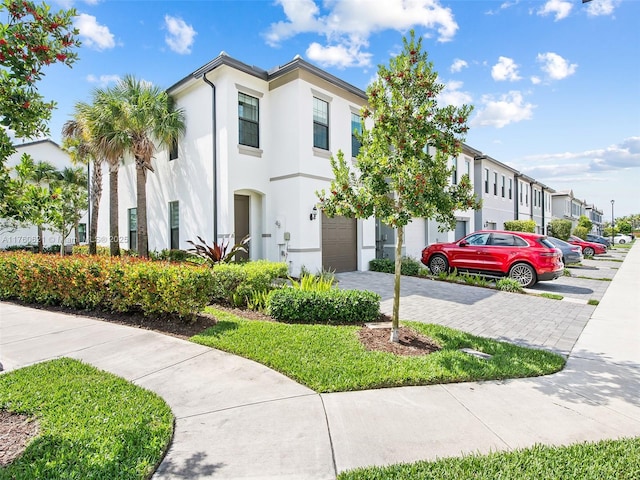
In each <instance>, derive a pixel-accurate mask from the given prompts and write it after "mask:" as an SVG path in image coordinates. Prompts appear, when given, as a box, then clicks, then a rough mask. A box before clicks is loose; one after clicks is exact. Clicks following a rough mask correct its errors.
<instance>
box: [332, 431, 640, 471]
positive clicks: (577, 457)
mask: <svg viewBox="0 0 640 480" xmlns="http://www.w3.org/2000/svg"><path fill="white" fill-rule="evenodd" d="M498 478H499V479H500V480H540V479H545V480H574V479H580V480H613V479H615V480H637V479H638V478H640V438H629V439H622V440H604V441H601V442H592V443H578V444H574V445H570V446H566V447H550V446H542V445H536V446H533V447H531V448H527V449H522V450H515V451H513V452H498V453H492V454H489V455H469V456H465V457H460V458H447V459H442V460H437V461H434V462H426V461H425V462H416V463H411V464H409V463H405V464H397V465H391V466H387V467H369V468H361V469H356V470H351V471H348V472H343V473H340V474H339V475H338V480H418V479H419V480H436V479H438V480H466V479H473V480H495V479H498Z"/></svg>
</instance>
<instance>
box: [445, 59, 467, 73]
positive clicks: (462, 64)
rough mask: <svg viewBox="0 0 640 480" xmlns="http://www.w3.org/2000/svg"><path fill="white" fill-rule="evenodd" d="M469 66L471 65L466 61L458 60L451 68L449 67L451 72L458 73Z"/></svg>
mask: <svg viewBox="0 0 640 480" xmlns="http://www.w3.org/2000/svg"><path fill="white" fill-rule="evenodd" d="M468 66H469V64H468V63H467V62H466V61H464V60H461V59H459V58H456V59H455V60H454V61H453V63H452V64H451V67H449V70H451V72H452V73H457V72H460V71H461V70H462V69H463V68H466V67H468Z"/></svg>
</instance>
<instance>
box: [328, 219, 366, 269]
mask: <svg viewBox="0 0 640 480" xmlns="http://www.w3.org/2000/svg"><path fill="white" fill-rule="evenodd" d="M357 238H358V236H357V228H356V219H355V218H347V217H333V218H329V217H327V216H326V215H324V214H322V268H323V269H324V270H332V271H335V272H353V271H354V270H357V269H358V257H357Z"/></svg>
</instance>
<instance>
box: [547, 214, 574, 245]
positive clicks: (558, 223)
mask: <svg viewBox="0 0 640 480" xmlns="http://www.w3.org/2000/svg"><path fill="white" fill-rule="evenodd" d="M548 232H549V236H550V237H556V238H559V239H560V240H565V241H566V240H567V239H568V238H569V236H570V235H571V220H564V219H562V218H556V219H555V220H551V221H550V222H549V224H548Z"/></svg>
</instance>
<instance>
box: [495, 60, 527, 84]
mask: <svg viewBox="0 0 640 480" xmlns="http://www.w3.org/2000/svg"><path fill="white" fill-rule="evenodd" d="M491 76H492V77H493V79H494V80H495V81H497V82H501V81H504V80H509V81H510V82H515V81H516V80H520V79H521V78H522V77H520V76H519V75H518V65H517V64H516V62H514V61H513V59H512V58H508V57H499V58H498V63H496V64H495V65H494V66H493V67H491Z"/></svg>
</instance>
